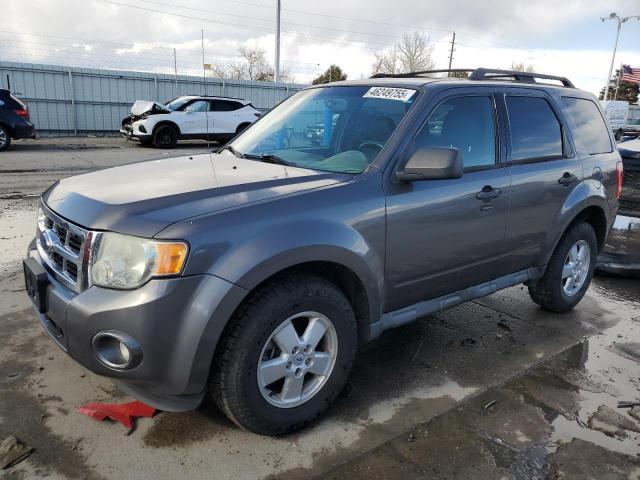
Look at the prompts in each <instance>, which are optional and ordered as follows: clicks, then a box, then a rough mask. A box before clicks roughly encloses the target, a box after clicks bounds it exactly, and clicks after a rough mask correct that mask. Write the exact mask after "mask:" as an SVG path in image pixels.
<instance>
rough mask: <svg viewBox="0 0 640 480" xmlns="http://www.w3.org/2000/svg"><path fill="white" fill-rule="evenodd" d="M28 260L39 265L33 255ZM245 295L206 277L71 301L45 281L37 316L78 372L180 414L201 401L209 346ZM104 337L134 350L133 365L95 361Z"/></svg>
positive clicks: (99, 291) (94, 290)
mask: <svg viewBox="0 0 640 480" xmlns="http://www.w3.org/2000/svg"><path fill="white" fill-rule="evenodd" d="M29 256H30V257H32V258H34V259H35V260H36V261H40V258H39V256H38V253H37V251H35V250H30V251H29ZM40 263H42V262H40ZM245 294H246V291H245V290H243V289H242V288H240V287H238V286H236V285H234V284H232V283H229V282H227V281H225V280H222V279H220V278H218V277H214V276H212V275H196V276H190V277H181V278H173V279H162V280H151V281H149V282H148V283H147V284H145V285H144V286H142V287H140V288H138V289H135V290H112V289H106V288H100V287H90V288H88V289H87V290H85V291H83V292H81V293H79V294H76V293H75V292H72V291H71V290H69V289H68V288H66V287H64V286H63V285H62V284H60V283H58V282H57V281H56V280H55V279H54V278H53V277H52V276H51V275H49V285H48V286H47V290H46V305H47V311H46V312H45V313H44V314H40V313H37V315H38V318H39V319H40V322H41V324H42V326H43V327H44V329H45V331H46V332H47V333H48V334H49V335H50V336H51V337H52V339H53V340H54V341H55V342H56V343H57V344H58V345H59V346H60V347H61V348H62V349H63V350H64V351H65V352H66V353H67V354H68V355H69V356H71V357H72V358H73V359H74V360H76V361H77V362H78V363H80V364H81V365H82V366H84V367H85V368H87V369H89V370H91V371H92V372H94V373H96V374H98V375H102V376H105V377H109V378H111V379H113V380H114V381H115V382H116V384H117V385H118V386H120V387H121V388H122V389H123V390H125V391H126V392H128V393H130V394H132V395H133V396H134V397H136V398H139V399H140V400H142V401H144V402H146V403H148V404H149V405H152V406H154V407H156V408H159V409H162V410H169V411H183V410H190V409H193V408H195V407H197V406H198V404H199V403H200V401H201V400H202V397H203V395H204V393H205V388H206V385H207V381H208V376H209V369H210V366H211V361H212V358H213V352H214V351H215V347H216V344H217V342H218V340H219V338H220V336H221V334H222V331H223V329H224V327H225V325H226V322H227V319H228V318H229V317H230V316H231V314H232V313H233V311H234V310H235V307H236V306H237V304H238V303H239V302H240V301H241V299H242V298H243V297H244V295H245ZM105 330H111V331H114V330H115V331H118V332H123V333H125V334H127V335H129V336H131V337H133V338H134V339H135V340H136V341H137V342H138V343H139V345H140V346H141V347H142V361H141V362H140V363H139V365H137V366H135V367H134V368H132V369H129V370H117V369H113V368H111V367H108V366H106V365H104V364H103V363H101V362H100V361H99V360H98V357H97V355H96V352H95V351H94V347H93V346H92V339H93V338H94V336H95V335H96V334H97V333H99V332H102V331H105Z"/></svg>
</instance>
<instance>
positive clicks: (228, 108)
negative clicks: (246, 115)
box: [213, 100, 244, 112]
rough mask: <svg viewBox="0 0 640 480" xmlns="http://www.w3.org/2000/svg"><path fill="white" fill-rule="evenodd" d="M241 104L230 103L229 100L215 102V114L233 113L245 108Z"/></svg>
mask: <svg viewBox="0 0 640 480" xmlns="http://www.w3.org/2000/svg"><path fill="white" fill-rule="evenodd" d="M243 106H244V105H242V104H241V103H240V102H230V101H227V100H214V101H213V110H214V111H215V112H233V111H234V110H239V109H241V108H242V107H243Z"/></svg>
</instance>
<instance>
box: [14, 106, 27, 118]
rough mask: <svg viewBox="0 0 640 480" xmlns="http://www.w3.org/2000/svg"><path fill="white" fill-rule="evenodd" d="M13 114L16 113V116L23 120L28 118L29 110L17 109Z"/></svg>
mask: <svg viewBox="0 0 640 480" xmlns="http://www.w3.org/2000/svg"><path fill="white" fill-rule="evenodd" d="M15 112H16V115H18V116H19V117H22V118H24V119H25V120H27V119H28V118H29V110H27V109H26V108H19V109H17V110H15Z"/></svg>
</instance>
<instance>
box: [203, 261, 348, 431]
mask: <svg viewBox="0 0 640 480" xmlns="http://www.w3.org/2000/svg"><path fill="white" fill-rule="evenodd" d="M309 313H313V315H311V317H315V316H317V315H318V314H319V315H320V316H323V317H324V318H320V317H318V318H314V319H313V320H309V321H308V324H307V323H306V322H307V319H306V318H305V316H306V315H308V314H309ZM291 318H293V320H292V321H291V323H290V324H289V323H287V322H288V321H289V319H291ZM325 320H328V321H329V323H330V326H329V328H327V330H326V332H325V333H324V334H323V335H324V336H323V337H322V338H321V340H320V342H319V343H318V346H317V350H314V351H313V352H311V353H310V354H309V355H310V356H312V357H313V359H310V357H309V356H307V357H306V359H303V360H300V358H298V357H303V356H304V355H307V351H306V350H305V351H304V352H303V351H300V352H299V353H298V354H297V355H295V356H294V355H293V352H292V355H287V354H285V353H284V351H283V350H282V349H280V348H279V347H277V346H276V345H280V344H283V343H284V344H286V342H283V341H282V340H281V341H278V343H277V344H276V341H275V340H273V342H271V341H270V340H271V339H273V338H274V335H275V336H277V337H280V335H278V334H277V332H282V337H287V339H290V338H295V339H296V341H298V340H301V341H303V342H304V341H305V336H304V333H303V332H305V331H306V332H308V331H309V325H311V322H316V326H317V325H318V324H320V325H321V326H322V325H324V326H326V325H327V324H326V323H324V322H325ZM289 326H294V327H295V330H293V332H294V333H297V334H298V336H297V337H288V336H287V335H284V334H285V333H287V332H290V330H289ZM331 327H333V330H332V329H331ZM305 329H306V330H305ZM310 343H313V342H312V341H310ZM357 344H358V340H357V327H356V320H355V315H354V313H353V309H352V308H351V305H350V304H349V302H348V301H347V299H346V298H345V296H344V294H343V293H342V292H341V291H340V289H338V287H336V286H335V285H333V284H332V283H330V282H327V281H325V280H324V279H322V278H319V277H316V276H314V275H308V274H302V273H300V274H292V275H289V276H286V277H279V278H278V277H276V279H274V280H273V281H270V282H269V283H268V284H266V285H264V286H263V287H259V289H258V290H257V291H255V292H254V293H253V294H252V295H251V296H250V297H249V299H248V300H247V301H245V302H244V303H243V305H242V306H241V307H240V308H239V309H238V311H237V312H236V313H235V314H234V316H233V318H232V319H231V322H230V325H229V326H228V327H227V329H226V334H225V337H224V338H223V340H222V341H221V344H220V345H219V347H218V349H217V352H216V356H215V359H214V362H213V366H212V373H211V378H210V382H209V395H210V396H211V397H212V398H213V400H214V401H215V403H216V404H217V405H218V407H219V408H220V410H222V411H223V412H224V413H225V414H226V415H227V417H229V419H231V420H232V421H233V422H235V423H236V424H237V425H238V426H240V427H241V428H243V429H245V430H249V431H251V432H254V433H258V434H262V435H283V434H285V433H289V432H292V431H294V430H296V429H299V428H301V427H303V426H304V425H306V424H308V423H309V422H311V421H312V420H314V419H315V418H316V417H317V416H318V415H320V414H321V413H322V412H323V411H324V410H326V409H327V408H328V407H329V405H330V404H331V403H332V402H333V400H334V399H335V398H336V396H337V395H338V394H339V393H340V391H341V390H342V388H343V387H344V385H345V383H346V381H347V378H348V376H349V372H350V371H351V366H352V364H353V359H354V357H355V352H356V348H357ZM304 346H308V345H304V343H303V345H302V347H304ZM331 352H333V354H334V356H333V362H334V363H332V365H331V367H330V368H329V363H331V360H327V359H328V358H330V357H332V353H331ZM318 355H320V356H323V358H324V361H322V362H320V360H319V359H320V356H318ZM268 359H271V360H272V361H276V362H279V365H280V368H281V369H285V370H278V372H279V375H280V377H281V378H279V379H278V380H276V381H275V382H273V383H269V385H270V386H269V387H267V386H265V383H267V382H268V380H265V381H264V382H263V384H262V385H259V382H260V380H261V379H263V377H261V376H260V372H259V368H258V363H259V362H260V363H262V364H264V362H266V361H268ZM309 360H311V362H310V365H311V366H309V367H303V365H306V364H307V362H308V361H309ZM285 361H286V362H288V363H287V364H284V363H283V362H285ZM314 361H317V363H315V364H314V363H313V362H314ZM306 368H308V369H309V370H306ZM316 368H317V369H322V371H323V372H326V374H324V375H315V374H314V373H313V371H314V369H316ZM299 370H300V371H299ZM282 372H288V373H284V374H283V373H282ZM298 374H300V375H298ZM283 375H284V376H283ZM276 377H278V375H274V378H276ZM289 380H290V381H291V385H296V384H299V385H302V382H303V381H304V382H305V383H304V385H305V386H304V390H302V393H301V394H300V396H299V397H296V396H292V397H291V398H290V399H287V395H286V394H285V390H286V389H285V388H284V387H285V384H286V382H287V381H289ZM296 380H297V381H298V383H296ZM291 390H295V389H294V388H292V389H291ZM305 392H306V393H305ZM269 393H272V394H271V395H269ZM305 395H308V396H307V398H306V399H305V398H304V396H305ZM286 402H289V403H286Z"/></svg>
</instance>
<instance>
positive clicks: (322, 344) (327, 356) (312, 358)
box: [257, 312, 338, 408]
mask: <svg viewBox="0 0 640 480" xmlns="http://www.w3.org/2000/svg"><path fill="white" fill-rule="evenodd" d="M337 354H338V336H337V334H336V330H335V327H334V326H333V323H331V321H330V320H329V319H328V318H327V317H326V316H324V315H322V314H321V313H318V312H302V313H298V314H296V315H293V316H291V317H289V318H287V319H286V320H285V321H284V322H282V323H281V324H280V325H279V326H278V327H277V328H276V329H275V330H274V331H273V333H272V334H271V336H270V337H269V339H268V340H267V342H266V343H265V345H264V347H263V348H262V352H261V354H260V359H259V360H258V369H257V380H258V387H259V389H260V393H261V394H262V396H263V397H264V399H265V400H266V401H267V402H269V403H270V404H271V405H274V406H276V407H279V408H292V407H297V406H298V405H302V404H303V403H305V402H307V401H308V400H309V399H311V398H312V397H313V396H314V395H315V394H317V393H318V392H319V391H320V390H321V389H322V387H323V386H324V385H325V383H326V382H327V380H328V379H329V377H330V375H331V372H332V370H333V367H334V365H335V363H336V358H337Z"/></svg>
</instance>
